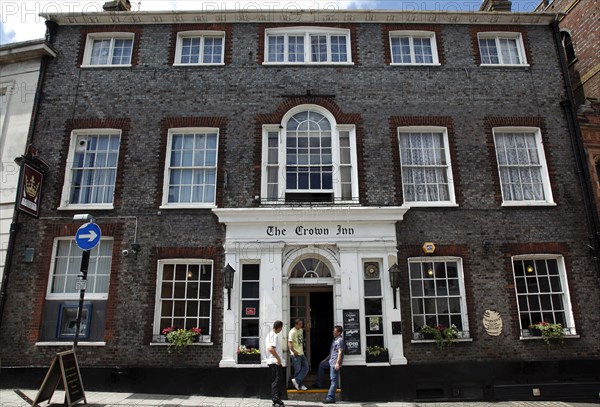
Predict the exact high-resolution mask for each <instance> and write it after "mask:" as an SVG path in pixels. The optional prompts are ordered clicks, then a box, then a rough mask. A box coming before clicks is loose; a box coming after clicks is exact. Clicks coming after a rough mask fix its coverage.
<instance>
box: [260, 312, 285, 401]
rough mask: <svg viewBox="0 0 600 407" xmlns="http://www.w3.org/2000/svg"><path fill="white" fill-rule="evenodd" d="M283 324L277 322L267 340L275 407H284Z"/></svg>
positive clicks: (266, 346) (272, 396)
mask: <svg viewBox="0 0 600 407" xmlns="http://www.w3.org/2000/svg"><path fill="white" fill-rule="evenodd" d="M282 329H283V322H281V321H275V322H274V323H273V329H272V330H271V331H269V333H268V334H267V337H266V339H265V349H266V350H267V365H268V366H269V369H271V400H272V401H273V407H281V406H283V401H281V397H282V395H283V376H284V375H285V372H284V370H283V367H282V364H281V357H280V356H279V352H281V337H280V335H279V334H280V333H281V330H282Z"/></svg>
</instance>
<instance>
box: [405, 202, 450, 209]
mask: <svg viewBox="0 0 600 407" xmlns="http://www.w3.org/2000/svg"><path fill="white" fill-rule="evenodd" d="M404 206H405V207H406V208H458V204H457V203H454V202H404Z"/></svg>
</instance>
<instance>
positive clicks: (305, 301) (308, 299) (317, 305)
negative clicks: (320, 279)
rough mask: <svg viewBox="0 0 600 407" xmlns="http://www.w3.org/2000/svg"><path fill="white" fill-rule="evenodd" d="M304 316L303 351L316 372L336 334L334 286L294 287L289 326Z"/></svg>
mask: <svg viewBox="0 0 600 407" xmlns="http://www.w3.org/2000/svg"><path fill="white" fill-rule="evenodd" d="M296 318H301V319H303V320H304V353H305V354H306V357H307V359H308V363H309V365H310V372H313V373H315V372H316V371H317V370H316V369H317V367H318V366H319V362H320V361H321V360H323V359H324V358H325V357H326V356H327V355H328V353H329V346H330V345H331V338H332V337H333V334H332V331H333V288H332V287H331V286H316V287H314V286H313V287H306V286H303V287H292V288H291V293H290V326H293V325H294V320H295V319H296Z"/></svg>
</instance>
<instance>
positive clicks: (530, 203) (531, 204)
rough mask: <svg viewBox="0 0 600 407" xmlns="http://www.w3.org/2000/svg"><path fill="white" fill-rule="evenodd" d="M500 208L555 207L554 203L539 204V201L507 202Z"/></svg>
mask: <svg viewBox="0 0 600 407" xmlns="http://www.w3.org/2000/svg"><path fill="white" fill-rule="evenodd" d="M502 206H507V207H510V206H556V203H554V202H541V201H509V202H502Z"/></svg>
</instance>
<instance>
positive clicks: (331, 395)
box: [325, 366, 340, 401]
mask: <svg viewBox="0 0 600 407" xmlns="http://www.w3.org/2000/svg"><path fill="white" fill-rule="evenodd" d="M339 377H340V371H339V370H335V366H331V367H329V379H331V384H330V385H329V391H328V392H327V397H325V400H330V401H335V391H336V390H337V384H338V379H339Z"/></svg>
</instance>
